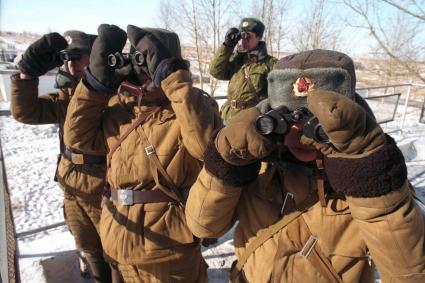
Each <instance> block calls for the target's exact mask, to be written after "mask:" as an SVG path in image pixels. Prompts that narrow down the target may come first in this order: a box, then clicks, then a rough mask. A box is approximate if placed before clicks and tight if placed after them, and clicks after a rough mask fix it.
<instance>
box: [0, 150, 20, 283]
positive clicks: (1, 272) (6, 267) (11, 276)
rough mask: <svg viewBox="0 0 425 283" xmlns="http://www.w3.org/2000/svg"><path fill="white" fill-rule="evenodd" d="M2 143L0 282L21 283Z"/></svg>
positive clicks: (0, 159) (0, 175)
mask: <svg viewBox="0 0 425 283" xmlns="http://www.w3.org/2000/svg"><path fill="white" fill-rule="evenodd" d="M12 215H13V214H12V207H11V202H10V194H9V189H8V186H7V177H6V170H5V166H4V159H3V150H2V148H1V142H0V247H1V248H0V279H1V280H0V282H4V283H14V282H19V281H20V280H19V265H18V246H17V243H16V236H15V225H14V222H13V216H12Z"/></svg>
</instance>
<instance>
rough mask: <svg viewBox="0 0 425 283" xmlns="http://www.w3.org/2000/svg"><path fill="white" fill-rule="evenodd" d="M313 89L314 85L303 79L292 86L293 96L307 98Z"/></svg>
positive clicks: (299, 79)
mask: <svg viewBox="0 0 425 283" xmlns="http://www.w3.org/2000/svg"><path fill="white" fill-rule="evenodd" d="M314 88H315V87H314V83H313V82H312V81H311V80H310V79H309V78H305V77H301V78H298V79H297V80H296V81H295V83H294V84H293V90H294V95H295V96H307V95H308V94H309V93H310V92H311V91H312V90H314Z"/></svg>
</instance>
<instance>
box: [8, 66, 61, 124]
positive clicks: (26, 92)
mask: <svg viewBox="0 0 425 283" xmlns="http://www.w3.org/2000/svg"><path fill="white" fill-rule="evenodd" d="M10 79H11V83H10V89H11V106H10V109H11V112H12V116H13V117H14V118H15V119H16V120H17V121H19V122H21V123H25V124H31V125H39V124H53V123H58V122H59V120H60V119H61V117H59V115H61V114H62V115H64V113H61V111H60V108H61V106H63V108H64V109H66V104H67V103H68V102H67V100H60V99H59V93H51V94H46V95H42V96H38V82H39V79H38V78H35V79H30V80H22V79H20V78H19V74H14V75H12V76H11V78H10ZM61 104H63V105H61Z"/></svg>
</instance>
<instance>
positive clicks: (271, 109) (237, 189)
mask: <svg viewBox="0 0 425 283" xmlns="http://www.w3.org/2000/svg"><path fill="white" fill-rule="evenodd" d="M268 84H269V85H268V88H269V98H268V99H266V100H264V101H262V102H261V103H260V104H259V105H257V107H253V108H251V109H247V110H244V111H241V113H240V114H239V115H238V116H237V117H235V118H234V119H233V120H232V121H231V122H230V123H229V125H228V126H226V127H224V128H223V129H221V130H220V131H219V132H218V133H217V135H216V136H215V137H214V138H213V139H212V140H211V142H210V144H209V145H208V148H207V150H206V152H205V156H204V162H205V165H204V168H203V169H202V171H201V173H200V175H199V177H198V179H197V181H196V183H195V184H194V185H193V187H192V189H191V190H190V194H189V198H188V200H187V204H186V218H187V222H188V225H189V227H190V229H191V231H192V232H193V233H194V235H196V236H198V237H218V236H221V235H222V234H224V233H225V232H226V231H228V230H229V229H230V228H231V227H232V226H233V224H234V223H235V221H237V220H238V221H239V222H238V224H237V227H236V230H235V235H234V243H235V249H236V257H237V262H235V264H234V266H233V268H232V274H231V281H232V282H256V283H262V282H319V283H320V282H332V283H334V282H335V283H337V282H374V274H373V264H376V267H377V269H378V271H379V274H380V276H381V279H382V282H425V241H424V240H425V234H424V232H425V218H424V215H423V214H422V213H421V210H420V208H419V207H418V205H417V203H416V202H415V201H414V200H413V194H414V192H413V190H412V188H410V185H409V182H408V180H407V170H406V165H405V162H404V158H403V155H402V153H401V151H400V150H399V149H398V147H397V145H396V143H395V141H394V140H393V139H392V138H391V137H390V136H388V135H386V134H384V132H383V131H382V129H381V128H380V127H379V125H378V124H377V123H376V122H375V120H374V118H373V116H372V115H370V114H369V113H368V110H367V108H363V107H362V106H361V105H362V104H365V102H364V101H361V98H360V97H359V96H358V95H357V94H356V93H355V84H356V77H355V72H354V64H353V61H352V60H351V58H349V57H348V56H347V55H345V54H342V53H339V52H335V51H328V50H313V51H306V52H301V53H298V54H294V55H291V56H288V57H285V58H282V59H280V60H279V61H278V63H277V64H276V67H275V69H274V70H273V71H272V72H271V73H270V74H269V78H268ZM301 107H304V108H301ZM309 111H311V112H309ZM274 117H275V118H276V119H275V118H274ZM260 133H262V134H260ZM260 160H262V161H263V162H262V163H261V162H260ZM372 259H373V262H372ZM372 263H373V264H372Z"/></svg>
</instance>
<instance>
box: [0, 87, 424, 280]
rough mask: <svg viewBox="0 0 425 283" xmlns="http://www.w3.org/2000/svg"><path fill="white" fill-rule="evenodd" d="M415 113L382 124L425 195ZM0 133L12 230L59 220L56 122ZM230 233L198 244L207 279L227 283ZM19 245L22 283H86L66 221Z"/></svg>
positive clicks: (5, 123) (3, 127)
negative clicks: (205, 244) (214, 241)
mask: <svg viewBox="0 0 425 283" xmlns="http://www.w3.org/2000/svg"><path fill="white" fill-rule="evenodd" d="M217 95H222V94H221V93H220V94H217ZM0 106H1V105H0ZM6 107H7V106H6ZM401 110H402V109H399V111H401ZM400 113H401V112H400ZM419 113H420V111H419V109H418V108H409V109H408V116H407V118H406V122H405V124H404V127H403V129H400V126H401V118H400V115H398V116H397V119H396V121H395V122H391V123H387V124H386V125H384V126H383V128H384V130H385V131H386V132H387V133H390V134H391V135H392V136H393V137H394V138H395V139H396V141H397V142H398V144H399V146H400V148H401V149H402V151H403V154H404V155H405V158H406V162H407V165H408V171H409V178H410V180H411V182H412V183H413V184H414V185H415V186H416V188H417V190H418V194H419V195H420V197H421V198H422V199H423V200H425V124H420V123H418V122H417V121H418V119H419ZM0 136H1V142H2V147H3V151H4V158H5V162H6V164H5V165H6V172H7V177H8V184H9V189H10V192H11V198H12V206H13V213H14V218H15V225H16V230H17V233H21V232H24V231H28V230H31V229H34V228H38V227H42V226H46V225H49V224H54V223H57V222H61V221H63V214H62V192H61V191H60V189H59V187H58V186H57V184H56V183H55V182H54V181H53V176H54V170H55V166H56V156H57V153H58V151H59V146H58V138H57V127H56V126H54V125H42V126H30V125H24V124H20V123H18V122H16V121H15V120H14V119H13V118H12V117H10V116H1V117H0ZM232 236H233V230H231V231H230V232H228V233H227V234H226V235H225V236H224V237H222V238H221V239H220V240H219V243H218V244H216V245H214V246H213V247H209V248H203V255H204V257H205V259H206V260H207V262H208V264H209V266H210V269H209V278H210V282H213V283H219V282H227V279H228V271H229V268H230V265H231V263H232V261H233V260H234V253H233V240H232ZM19 249H20V254H21V255H20V260H19V263H20V269H21V277H22V282H90V281H89V280H83V279H81V278H80V277H79V274H78V267H77V265H76V264H77V260H76V259H77V257H76V253H75V244H74V241H73V238H72V236H71V234H70V233H69V232H68V230H67V229H66V227H65V226H61V227H59V228H55V229H51V230H47V231H45V232H41V233H37V234H34V235H30V236H25V237H20V238H19Z"/></svg>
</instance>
